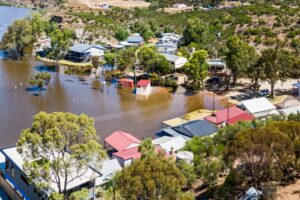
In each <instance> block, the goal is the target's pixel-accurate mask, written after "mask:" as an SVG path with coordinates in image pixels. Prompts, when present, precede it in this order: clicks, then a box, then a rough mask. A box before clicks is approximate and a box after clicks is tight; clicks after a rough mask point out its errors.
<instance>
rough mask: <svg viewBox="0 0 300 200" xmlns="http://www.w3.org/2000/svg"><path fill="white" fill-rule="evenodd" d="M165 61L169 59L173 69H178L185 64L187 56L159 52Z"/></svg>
mask: <svg viewBox="0 0 300 200" xmlns="http://www.w3.org/2000/svg"><path fill="white" fill-rule="evenodd" d="M161 55H163V56H164V57H165V58H166V59H167V61H169V62H170V63H171V65H172V67H173V69H179V68H181V67H183V66H184V65H185V63H186V62H187V58H185V57H181V56H175V55H170V54H166V53H161Z"/></svg>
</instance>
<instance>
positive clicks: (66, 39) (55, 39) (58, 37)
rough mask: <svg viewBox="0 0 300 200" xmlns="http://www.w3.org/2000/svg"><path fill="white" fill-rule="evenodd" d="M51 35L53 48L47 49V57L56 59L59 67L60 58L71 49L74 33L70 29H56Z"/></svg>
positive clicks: (56, 64) (55, 61)
mask: <svg viewBox="0 0 300 200" xmlns="http://www.w3.org/2000/svg"><path fill="white" fill-rule="evenodd" d="M50 36H51V48H49V49H48V51H47V57H48V58H50V59H52V60H54V63H55V66H56V67H58V62H59V60H62V59H64V57H65V56H66V55H67V53H68V51H69V48H70V45H71V41H72V40H71V39H72V38H73V33H72V32H71V31H70V30H68V29H64V30H60V29H55V30H54V31H53V32H52V33H51V35H50Z"/></svg>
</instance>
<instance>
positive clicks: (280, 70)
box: [258, 48, 294, 98]
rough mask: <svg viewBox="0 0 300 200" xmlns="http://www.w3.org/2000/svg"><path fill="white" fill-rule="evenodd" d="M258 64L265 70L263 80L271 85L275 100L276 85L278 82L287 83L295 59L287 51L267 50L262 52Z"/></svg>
mask: <svg viewBox="0 0 300 200" xmlns="http://www.w3.org/2000/svg"><path fill="white" fill-rule="evenodd" d="M258 64H259V65H260V66H261V68H263V70H264V71H263V74H264V77H263V80H264V81H267V82H268V83H269V84H270V85H271V94H272V97H273V98H275V84H276V83H277V81H281V82H284V81H286V79H287V78H288V77H289V72H290V69H291V67H292V66H293V65H294V59H293V57H292V56H291V54H290V52H288V51H287V50H284V49H278V48H275V49H266V50H264V51H263V52H262V55H261V57H260V58H259V60H258Z"/></svg>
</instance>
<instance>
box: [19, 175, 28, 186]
mask: <svg viewBox="0 0 300 200" xmlns="http://www.w3.org/2000/svg"><path fill="white" fill-rule="evenodd" d="M21 179H22V181H23V182H24V183H26V185H29V180H28V179H27V178H26V177H25V176H24V175H21Z"/></svg>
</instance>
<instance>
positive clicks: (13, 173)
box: [11, 165, 15, 178]
mask: <svg viewBox="0 0 300 200" xmlns="http://www.w3.org/2000/svg"><path fill="white" fill-rule="evenodd" d="M11 177H13V178H15V167H14V166H13V165H11Z"/></svg>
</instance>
